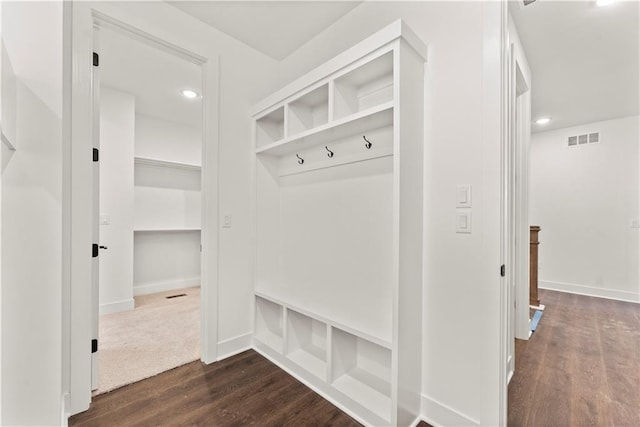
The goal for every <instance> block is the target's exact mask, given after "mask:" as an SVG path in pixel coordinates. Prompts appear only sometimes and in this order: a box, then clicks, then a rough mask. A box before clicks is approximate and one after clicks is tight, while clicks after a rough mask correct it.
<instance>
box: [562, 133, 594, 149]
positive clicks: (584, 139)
mask: <svg viewBox="0 0 640 427" xmlns="http://www.w3.org/2000/svg"><path fill="white" fill-rule="evenodd" d="M597 142H600V132H592V133H584V134H582V135H572V136H570V137H568V138H567V145H568V146H569V147H575V146H576V145H584V144H593V143H597Z"/></svg>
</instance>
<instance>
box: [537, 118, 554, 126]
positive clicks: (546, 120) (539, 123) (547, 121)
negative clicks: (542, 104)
mask: <svg viewBox="0 0 640 427" xmlns="http://www.w3.org/2000/svg"><path fill="white" fill-rule="evenodd" d="M550 121H551V117H540V118H539V119H538V120H536V124H538V125H546V124H547V123H549V122H550Z"/></svg>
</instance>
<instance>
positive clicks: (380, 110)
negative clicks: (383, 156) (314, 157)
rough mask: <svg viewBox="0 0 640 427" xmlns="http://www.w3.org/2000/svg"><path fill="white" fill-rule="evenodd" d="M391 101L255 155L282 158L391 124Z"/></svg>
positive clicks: (312, 130)
mask: <svg viewBox="0 0 640 427" xmlns="http://www.w3.org/2000/svg"><path fill="white" fill-rule="evenodd" d="M393 105H394V103H393V101H389V102H385V103H384V104H380V105H377V106H375V107H372V108H369V109H367V110H364V111H361V112H359V113H356V114H352V115H350V116H348V117H345V118H342V119H339V120H334V121H332V122H329V123H327V124H325V125H322V126H319V127H317V128H314V129H310V130H308V131H306V132H303V133H300V134H297V135H295V136H292V137H289V138H285V139H282V140H280V141H276V142H274V143H271V144H268V145H265V146H263V147H260V148H258V149H257V150H256V153H257V154H270V155H273V156H284V155H287V154H293V153H296V152H300V151H302V150H304V149H305V148H310V147H313V146H315V145H321V144H323V143H326V142H329V141H335V140H338V139H341V138H346V137H349V136H352V135H359V134H363V133H366V132H367V131H370V130H371V129H378V128H382V127H385V126H390V125H391V124H393Z"/></svg>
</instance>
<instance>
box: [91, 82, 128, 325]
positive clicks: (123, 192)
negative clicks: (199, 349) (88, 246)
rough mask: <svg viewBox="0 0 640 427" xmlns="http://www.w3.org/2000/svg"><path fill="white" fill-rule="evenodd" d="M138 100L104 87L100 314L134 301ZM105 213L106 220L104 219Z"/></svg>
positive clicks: (101, 123) (112, 311) (101, 148)
mask: <svg viewBox="0 0 640 427" xmlns="http://www.w3.org/2000/svg"><path fill="white" fill-rule="evenodd" d="M134 120H135V98H134V97H133V95H130V94H127V93H124V92H120V91H117V90H114V89H110V88H106V87H104V86H103V87H101V89H100V215H101V217H102V218H103V219H107V221H108V224H102V223H101V225H100V244H101V245H104V246H107V248H108V249H107V250H101V251H100V257H99V260H100V299H99V301H100V314H107V313H114V312H118V311H125V310H131V309H133V307H134V304H133V262H132V260H133V216H134V215H133V151H134V134H135V131H134V127H135V126H134ZM105 217H106V218H105Z"/></svg>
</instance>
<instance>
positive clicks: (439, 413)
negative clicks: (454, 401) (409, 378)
mask: <svg viewBox="0 0 640 427" xmlns="http://www.w3.org/2000/svg"><path fill="white" fill-rule="evenodd" d="M421 397H422V399H421V400H422V404H421V407H422V410H421V412H422V419H423V420H424V421H425V422H427V423H429V424H431V425H432V426H434V427H437V426H479V425H480V422H479V421H476V420H474V419H473V418H471V417H469V416H467V415H465V414H463V413H461V412H459V411H456V410H455V409H453V408H451V407H449V406H447V405H445V404H444V403H441V402H438V401H437V400H435V399H432V398H430V397H428V396H425V395H424V394H423V395H422V396H421Z"/></svg>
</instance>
